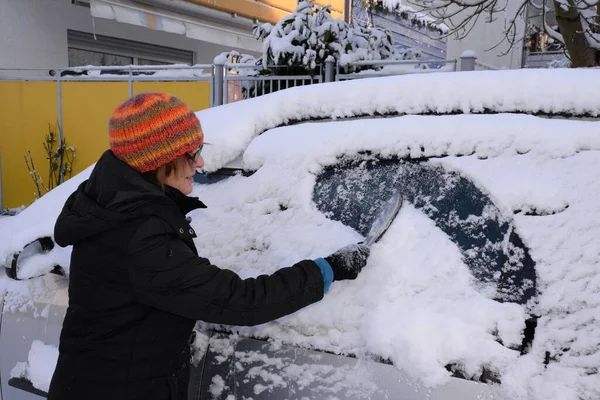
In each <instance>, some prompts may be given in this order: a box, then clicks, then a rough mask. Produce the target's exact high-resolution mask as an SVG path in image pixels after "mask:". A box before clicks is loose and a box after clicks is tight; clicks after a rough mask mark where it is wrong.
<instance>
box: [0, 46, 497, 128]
mask: <svg viewBox="0 0 600 400" xmlns="http://www.w3.org/2000/svg"><path fill="white" fill-rule="evenodd" d="M361 67H375V68H376V69H375V70H373V69H364V68H361ZM476 67H480V68H483V69H488V70H493V69H498V68H496V67H494V66H492V65H489V64H485V63H482V62H479V61H477V54H476V53H475V52H474V51H472V50H467V51H465V52H464V53H463V54H461V56H460V57H459V58H458V59H454V60H368V61H354V62H349V63H344V64H342V63H340V62H337V63H336V61H335V60H334V59H333V58H330V59H327V60H326V61H325V63H324V64H323V65H319V66H317V69H316V70H315V71H314V73H313V74H309V73H304V74H302V73H300V74H294V75H283V74H278V73H277V70H278V69H284V68H285V69H289V67H288V66H276V65H274V66H268V67H267V68H266V69H265V68H264V66H262V65H256V64H244V63H227V62H226V59H224V58H223V57H220V56H217V57H216V58H215V60H214V64H196V65H192V66H189V65H186V64H175V65H126V66H106V67H104V66H81V67H72V68H0V80H13V81H14V80H36V81H54V82H56V83H57V97H58V108H59V110H58V111H59V112H58V115H59V124H61V114H62V112H61V109H62V94H61V82H65V81H105V82H107V81H108V82H111V81H112V82H127V83H128V85H129V95H130V96H132V95H133V83H134V82H139V81H157V80H159V81H173V82H178V81H205V82H210V85H211V90H210V104H211V106H218V105H221V104H224V103H232V102H235V101H239V100H243V99H247V98H252V97H257V96H262V95H265V94H269V93H272V92H275V91H278V90H282V89H287V88H291V87H295V86H305V85H313V84H319V83H323V82H334V81H342V80H349V79H360V78H370V77H381V76H391V75H404V74H421V73H431V72H451V71H473V70H475V69H476ZM361 69H362V71H361ZM356 70H358V71H357V72H354V71H356ZM10 71H12V72H13V73H15V74H16V75H13V76H8V72H10ZM265 71H270V73H268V74H265ZM33 75H35V76H33ZM60 126H62V124H61V125H60Z"/></svg>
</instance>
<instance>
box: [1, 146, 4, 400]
mask: <svg viewBox="0 0 600 400" xmlns="http://www.w3.org/2000/svg"><path fill="white" fill-rule="evenodd" d="M3 209H4V204H3V203H2V147H0V210H3ZM1 314H2V309H1V308H0V315H1ZM0 400H2V395H0Z"/></svg>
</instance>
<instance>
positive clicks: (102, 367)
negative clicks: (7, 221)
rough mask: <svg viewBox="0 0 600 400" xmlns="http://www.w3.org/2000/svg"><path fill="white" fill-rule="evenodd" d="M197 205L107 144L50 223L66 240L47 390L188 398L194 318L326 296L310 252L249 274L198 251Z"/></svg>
mask: <svg viewBox="0 0 600 400" xmlns="http://www.w3.org/2000/svg"><path fill="white" fill-rule="evenodd" d="M203 206H204V205H203V204H202V203H201V202H200V201H199V200H198V199H197V198H191V197H187V196H185V195H183V194H181V193H180V192H179V191H177V190H175V189H173V188H167V190H166V191H163V190H162V189H161V188H160V186H159V184H158V182H157V181H156V179H155V178H154V177H151V176H149V175H148V174H140V173H138V172H137V171H135V170H134V169H132V168H131V167H129V166H128V165H127V164H125V163H123V162H122V161H120V160H118V159H117V158H116V157H115V156H114V154H112V152H110V151H107V152H105V153H104V154H103V155H102V157H101V158H100V160H99V161H98V163H97V164H96V166H95V168H94V170H93V171H92V173H91V175H90V178H89V179H88V180H87V181H85V182H83V183H82V184H81V185H80V186H79V188H78V189H77V191H75V193H73V194H72V195H71V196H70V197H69V199H68V200H67V202H66V204H65V206H64V209H63V210H62V213H61V214H60V216H59V218H58V220H57V222H56V226H55V230H54V240H55V241H56V243H57V244H59V245H60V246H68V245H73V251H72V256H71V267H70V276H69V307H68V310H67V314H66V317H65V320H64V323H63V329H62V332H61V338H60V347H59V354H60V355H59V359H58V364H57V367H56V370H55V373H54V376H53V378H52V382H51V386H50V392H49V399H51V400H58V399H60V400H68V399H78V400H80V399H87V400H93V399H103V400H104V399H127V400H129V399H144V400H149V399H161V400H166V399H185V397H186V392H187V375H186V374H187V373H188V362H189V340H190V336H191V333H192V330H193V327H194V323H195V320H202V321H205V322H213V323H218V324H228V325H255V324H261V323H265V322H268V321H271V320H274V319H277V318H279V317H282V316H284V315H287V314H290V313H293V312H295V311H297V310H299V309H300V308H302V307H304V306H307V305H309V304H312V303H314V302H316V301H318V300H320V299H321V298H322V297H323V278H322V276H321V272H320V269H319V267H318V266H317V265H316V264H315V263H314V262H313V261H310V260H305V261H301V262H299V263H298V264H296V265H294V266H292V267H289V268H283V269H280V270H279V271H277V272H275V273H274V274H272V275H270V276H267V275H262V276H259V277H257V278H250V279H245V280H244V279H241V278H240V277H239V276H238V275H236V274H235V273H234V272H232V271H229V270H226V269H220V268H218V267H216V266H214V265H211V264H210V262H209V260H207V259H206V258H202V257H199V256H198V254H197V251H196V248H195V246H194V243H193V241H192V238H194V237H195V233H194V230H193V229H192V228H191V227H190V225H189V223H188V222H187V220H186V218H185V214H186V213H188V212H189V211H191V210H193V209H195V208H199V207H203Z"/></svg>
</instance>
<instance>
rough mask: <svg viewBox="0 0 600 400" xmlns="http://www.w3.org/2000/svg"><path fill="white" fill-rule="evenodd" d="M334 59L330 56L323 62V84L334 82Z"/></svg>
mask: <svg viewBox="0 0 600 400" xmlns="http://www.w3.org/2000/svg"><path fill="white" fill-rule="evenodd" d="M334 66H335V59H334V58H333V57H332V56H329V57H327V59H326V60H325V83H327V82H333V81H334V80H335V69H334Z"/></svg>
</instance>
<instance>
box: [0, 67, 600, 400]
mask: <svg viewBox="0 0 600 400" xmlns="http://www.w3.org/2000/svg"><path fill="white" fill-rule="evenodd" d="M599 78H600V71H598V70H575V69H573V70H571V69H569V70H547V71H546V70H544V71H539V70H519V71H475V72H452V73H432V74H424V75H414V76H396V77H381V78H369V79H361V80H355V81H347V82H336V83H328V84H319V85H313V86H306V87H296V88H291V89H286V90H283V91H280V92H276V93H272V94H269V95H265V96H261V97H258V98H255V99H249V100H244V101H241V102H238V103H233V104H228V105H225V106H219V107H214V108H212V109H208V110H203V111H200V112H198V116H199V118H200V121H201V123H202V126H203V129H204V131H205V136H206V140H207V142H209V143H211V144H210V145H209V146H206V148H205V149H206V150H205V165H206V167H205V168H206V170H205V171H204V172H203V174H201V175H198V176H197V180H196V181H197V183H196V184H195V186H194V192H193V195H194V196H198V197H200V198H201V199H202V201H203V202H204V203H206V204H207V206H208V208H207V209H203V210H197V211H194V212H192V213H190V217H191V218H192V222H191V224H192V226H193V227H194V229H195V231H196V233H197V235H198V236H197V238H196V239H195V244H196V246H197V248H198V250H199V253H200V254H202V255H203V256H205V257H207V258H209V259H210V260H211V262H212V263H213V264H215V265H217V266H220V267H222V268H230V269H232V270H234V271H235V272H237V273H238V274H239V275H240V276H242V277H244V278H246V277H252V276H257V275H259V274H262V273H271V272H274V271H275V270H277V269H278V268H280V267H282V266H286V265H290V264H292V263H294V262H295V261H298V260H300V259H304V258H309V259H310V258H317V257H321V256H325V255H327V254H329V253H330V252H333V251H335V250H336V249H337V248H339V247H342V246H344V245H346V244H349V243H354V242H359V241H362V240H364V237H365V235H366V234H367V232H368V231H369V229H370V227H371V225H372V223H373V222H374V220H375V219H376V218H377V217H378V215H379V213H380V211H381V210H382V208H383V207H384V206H385V203H386V201H387V200H388V199H389V198H390V196H392V195H393V194H394V193H397V192H399V193H400V194H401V195H402V198H403V200H404V206H403V207H402V209H401V210H400V212H399V214H398V215H397V217H396V218H395V219H394V221H393V222H392V224H391V226H390V227H389V229H388V231H387V232H386V233H385V234H384V235H383V237H382V238H381V239H380V240H379V242H377V243H375V244H374V245H373V246H372V251H371V256H370V258H369V262H368V264H367V266H366V267H365V269H364V270H363V271H362V272H361V274H360V275H359V277H358V278H357V279H356V280H354V281H345V282H335V283H334V284H333V285H332V287H331V289H330V290H329V292H328V293H327V294H326V295H325V297H324V298H323V300H321V301H320V302H318V303H316V304H313V305H311V306H309V307H306V308H305V309H302V310H300V311H298V312H296V313H294V314H292V315H289V316H286V317H284V318H280V319H279V320H277V321H274V322H270V323H267V324H263V325H259V326H256V327H235V326H220V325H213V324H208V323H205V322H202V321H199V322H198V323H197V326H196V339H195V342H194V349H195V355H194V363H193V365H194V368H193V370H192V372H191V383H190V388H189V393H190V398H199V399H209V398H221V399H228V400H229V399H235V398H238V399H250V398H251V399H282V398H290V399H304V398H306V399H333V398H340V399H342V398H343V399H365V398H372V399H392V398H393V399H397V398H401V399H410V400H412V399H415V400H416V399H438V400H446V399H456V398H461V399H481V398H490V399H492V398H493V399H534V400H537V399H548V398H550V399H590V400H591V399H596V398H599V397H600V385H598V384H597V382H598V379H600V376H599V375H598V365H600V359H599V357H600V349H599V347H600V342H599V341H598V338H599V337H600V334H599V331H598V326H597V323H596V322H595V321H596V319H595V318H596V317H595V316H597V315H598V312H599V311H600V290H598V288H599V285H600V268H598V265H599V264H600V254H599V253H598V251H597V246H595V245H594V243H595V242H596V240H597V239H596V238H597V237H598V234H599V233H600V232H599V230H600V223H599V222H600V208H599V206H598V202H597V201H596V194H597V193H599V192H600V181H598V180H597V178H596V175H597V174H595V172H594V171H597V168H598V167H599V166H600V121H599V120H598V119H599V116H600V98H598V96H597V95H596V93H595V90H594V88H593V85H590V84H589V82H594V81H597V80H598V79H599ZM92 167H93V166H92ZM92 167H90V168H88V169H87V170H86V171H84V172H82V173H80V174H78V175H77V176H75V177H73V178H72V179H71V180H69V181H67V182H65V183H64V184H62V185H60V186H59V187H58V188H56V189H54V190H53V191H51V192H50V193H48V194H47V195H45V196H44V197H43V198H41V199H40V200H38V201H36V202H35V203H34V204H32V205H31V206H30V207H28V208H27V209H25V210H23V211H22V212H20V213H19V214H18V215H16V216H13V217H6V218H5V219H3V221H2V222H1V223H0V234H1V235H2V238H3V239H4V240H3V243H2V245H0V257H2V258H1V259H6V261H5V271H6V272H5V274H6V276H5V277H2V278H0V290H3V292H4V294H3V295H2V296H0V306H1V307H2V319H1V320H0V324H1V325H0V378H1V379H0V384H1V393H2V396H4V397H3V399H4V400H6V399H10V400H19V399H23V400H25V399H34V398H36V397H35V396H40V395H41V396H43V395H44V394H45V391H46V390H47V388H48V384H49V380H50V377H51V375H52V371H53V369H54V364H53V363H55V362H56V357H57V354H58V352H57V344H58V337H59V333H60V329H61V324H62V319H63V317H64V314H65V311H66V307H67V305H68V293H67V286H68V275H69V273H68V266H69V256H70V249H69V248H64V249H63V248H59V247H57V246H55V245H54V243H53V241H52V232H53V225H54V221H55V220H56V217H57V216H58V213H59V212H60V209H61V207H62V205H63V203H64V201H65V200H66V198H67V197H68V195H69V194H70V193H71V192H72V191H73V190H74V189H75V188H76V187H77V186H78V185H79V183H81V182H82V181H84V180H85V179H86V178H87V176H88V175H89V173H90V171H91V168H92ZM5 221H6V222H5ZM0 293H2V292H0ZM2 303H3V304H2Z"/></svg>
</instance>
